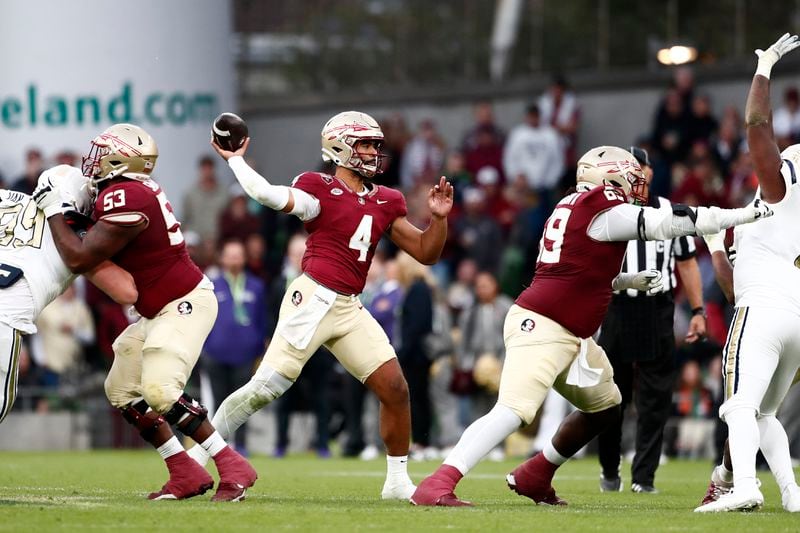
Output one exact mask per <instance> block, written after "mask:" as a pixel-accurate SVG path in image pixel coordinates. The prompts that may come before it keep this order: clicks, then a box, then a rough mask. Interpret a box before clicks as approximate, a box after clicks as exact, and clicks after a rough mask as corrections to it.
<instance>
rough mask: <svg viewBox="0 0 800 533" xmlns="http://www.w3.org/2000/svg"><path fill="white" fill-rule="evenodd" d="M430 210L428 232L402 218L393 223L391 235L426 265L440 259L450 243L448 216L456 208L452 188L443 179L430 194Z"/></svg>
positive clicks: (406, 250)
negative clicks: (445, 247)
mask: <svg viewBox="0 0 800 533" xmlns="http://www.w3.org/2000/svg"><path fill="white" fill-rule="evenodd" d="M428 207H430V210H431V223H430V225H429V226H428V227H427V229H425V231H420V230H419V229H418V228H417V227H415V226H414V225H413V224H412V223H411V222H409V221H408V219H407V218H406V217H400V218H398V219H396V220H395V221H394V222H393V223H392V229H391V231H390V232H389V238H390V239H392V242H394V243H395V244H396V245H397V246H399V247H400V249H402V250H404V251H405V252H407V253H408V254H409V255H410V256H411V257H413V258H414V259H416V260H417V261H419V262H420V263H422V264H423V265H432V264H434V263H435V262H436V261H438V260H439V256H440V255H441V254H442V249H443V248H444V243H445V241H446V240H447V215H448V214H449V213H450V210H451V209H452V208H453V186H452V185H451V184H450V183H448V182H447V180H446V179H445V177H444V176H442V177H441V178H439V183H438V184H437V185H436V186H434V187H432V188H431V190H430V191H428Z"/></svg>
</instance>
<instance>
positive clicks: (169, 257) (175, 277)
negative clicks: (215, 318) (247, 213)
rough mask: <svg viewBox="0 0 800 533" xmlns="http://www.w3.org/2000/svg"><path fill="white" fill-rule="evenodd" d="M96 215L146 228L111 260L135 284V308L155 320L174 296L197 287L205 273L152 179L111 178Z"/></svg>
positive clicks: (97, 207) (120, 224)
mask: <svg viewBox="0 0 800 533" xmlns="http://www.w3.org/2000/svg"><path fill="white" fill-rule="evenodd" d="M94 218H95V219H96V220H98V221H103V222H106V223H109V224H114V225H117V226H136V225H139V224H146V225H147V226H146V228H145V229H144V230H143V231H142V232H141V233H139V235H137V236H136V238H134V239H133V240H132V241H131V242H129V243H128V244H127V245H126V246H125V247H124V248H123V249H122V250H120V251H119V252H117V254H116V255H115V256H114V257H112V258H111V260H112V261H113V262H114V263H116V264H117V265H119V266H120V267H122V268H123V269H125V270H127V271H128V272H130V273H131V275H132V276H133V279H134V281H135V282H136V288H137V289H138V291H139V300H138V301H137V302H136V305H135V307H136V310H137V311H138V312H139V314H141V315H142V316H143V317H145V318H153V317H154V316H156V315H157V314H158V313H159V311H161V309H163V308H164V306H165V305H167V304H168V303H169V302H171V301H172V300H176V299H178V298H180V297H181V296H184V295H186V294H187V293H189V292H190V291H191V290H192V289H194V288H195V287H197V285H199V283H200V281H202V279H203V273H202V272H200V269H199V268H197V266H196V265H195V264H194V262H193V261H192V260H191V259H190V258H189V253H188V252H187V251H186V244H185V243H184V241H183V235H182V234H181V229H180V228H181V225H180V223H179V222H178V220H177V219H176V218H175V215H173V214H172V207H171V206H170V205H169V201H167V196H166V195H165V194H164V192H163V191H162V190H161V188H160V187H159V186H158V184H157V183H156V182H154V181H152V180H146V181H135V180H129V179H124V178H118V179H114V180H113V181H112V182H111V183H110V185H108V186H106V187H105V188H103V189H102V190H101V191H100V194H99V195H98V196H97V201H96V202H95V208H94Z"/></svg>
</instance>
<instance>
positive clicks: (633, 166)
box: [576, 146, 647, 204]
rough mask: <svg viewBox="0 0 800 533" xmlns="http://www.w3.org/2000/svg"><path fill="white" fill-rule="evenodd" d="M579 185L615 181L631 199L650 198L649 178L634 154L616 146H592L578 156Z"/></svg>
mask: <svg viewBox="0 0 800 533" xmlns="http://www.w3.org/2000/svg"><path fill="white" fill-rule="evenodd" d="M576 178H577V189H578V190H588V189H592V188H594V187H598V186H605V185H611V186H612V187H617V188H619V189H621V190H622V192H624V193H625V197H626V198H627V199H628V201H629V202H631V203H636V204H645V203H646V202H647V181H646V180H645V177H644V173H643V172H642V167H641V165H639V162H638V161H637V160H636V158H635V157H633V154H631V153H630V152H628V151H627V150H623V149H622V148H618V147H616V146H598V147H597V148H592V149H591V150H589V151H588V152H586V153H585V154H583V156H582V157H581V158H580V159H579V160H578V172H577V176H576Z"/></svg>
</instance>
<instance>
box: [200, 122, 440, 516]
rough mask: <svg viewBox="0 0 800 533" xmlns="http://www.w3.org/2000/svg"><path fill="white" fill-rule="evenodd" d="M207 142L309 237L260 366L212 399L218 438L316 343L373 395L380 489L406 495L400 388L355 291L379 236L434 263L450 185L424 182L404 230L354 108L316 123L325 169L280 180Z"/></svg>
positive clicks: (404, 404)
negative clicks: (421, 212)
mask: <svg viewBox="0 0 800 533" xmlns="http://www.w3.org/2000/svg"><path fill="white" fill-rule="evenodd" d="M212 144H213V146H214V149H215V150H216V151H217V152H218V153H219V154H220V155H221V156H222V157H223V158H224V159H226V160H227V161H228V165H230V167H231V169H232V170H233V172H234V173H235V174H236V179H237V180H238V181H239V183H240V184H241V185H242V187H243V188H244V190H245V191H247V193H248V194H249V195H250V196H251V197H252V198H254V199H256V200H257V201H258V202H260V203H261V204H263V205H265V206H267V207H270V208H272V209H275V210H278V211H283V212H284V213H291V214H293V215H295V216H297V217H299V218H300V219H301V220H302V221H303V222H305V226H306V229H307V230H308V232H309V234H310V237H309V238H308V241H307V243H306V253H305V255H304V257H303V264H302V266H303V275H302V276H300V277H299V278H297V279H296V280H295V281H294V282H292V283H291V284H290V285H289V287H288V288H287V289H286V294H285V295H284V297H283V301H282V303H281V308H280V315H279V319H278V325H277V327H276V334H275V335H274V336H273V338H272V342H271V343H270V345H269V348H268V349H267V352H266V355H265V356H264V359H263V361H262V363H261V365H260V366H259V368H258V370H257V371H256V373H255V375H254V376H253V378H252V379H251V380H250V382H249V383H248V384H247V385H245V386H244V387H242V388H240V389H239V390H238V391H236V392H234V393H233V394H231V395H230V396H229V397H228V398H227V399H226V400H225V401H224V402H223V403H222V405H220V407H219V409H218V410H217V412H216V414H215V415H214V420H213V423H214V425H215V426H216V427H217V428H218V429H219V431H220V432H221V433H222V435H230V434H231V433H232V432H233V431H235V430H236V428H238V427H239V426H240V425H241V424H242V423H243V422H244V421H245V420H247V418H248V417H249V416H250V415H252V414H253V413H254V412H256V411H257V410H259V409H261V408H262V407H264V406H265V405H267V404H268V403H270V402H271V401H273V400H274V399H275V398H277V397H279V396H280V395H282V394H283V393H284V392H286V390H287V389H288V388H289V387H290V386H291V385H292V383H293V382H294V381H295V380H296V379H297V377H298V375H299V374H300V371H301V370H302V368H303V365H305V363H306V362H307V361H308V359H309V357H311V355H312V354H313V353H314V352H316V351H317V349H318V348H319V347H320V346H323V345H324V346H325V347H326V348H328V350H330V351H331V353H333V355H334V356H335V357H336V358H337V359H338V360H339V362H340V363H341V364H342V366H344V367H345V368H346V369H347V371H348V372H350V373H351V374H352V375H353V376H355V377H356V378H358V379H359V380H361V382H362V383H364V384H365V385H366V386H367V387H369V388H370V389H371V390H372V391H373V392H374V393H375V395H376V396H377V397H378V399H379V400H380V402H381V415H380V418H381V436H382V438H383V440H384V443H385V444H386V452H387V463H388V467H387V468H388V472H387V477H386V482H385V484H384V486H383V491H382V494H381V495H382V497H383V498H384V499H403V500H407V499H408V498H409V497H410V496H411V494H412V493H413V492H414V489H415V486H414V484H413V483H412V482H411V479H410V478H409V477H408V473H407V470H406V462H407V457H408V448H409V441H410V413H409V401H408V385H407V384H406V381H405V378H404V377H403V374H402V371H401V370H400V365H399V364H398V362H397V357H396V355H395V353H394V349H393V348H392V346H391V344H390V343H389V339H388V338H387V336H386V334H385V333H384V332H383V329H381V327H380V325H378V323H377V321H376V320H375V319H374V318H373V317H372V315H370V314H369V312H368V311H367V310H366V309H364V306H363V305H361V302H360V301H359V299H358V294H359V293H360V292H361V291H362V289H363V288H364V283H365V281H366V277H367V271H368V270H369V266H370V263H371V262H372V256H373V254H374V253H375V247H376V246H377V244H378V241H379V240H380V238H381V236H382V235H384V234H387V235H388V236H389V238H391V239H392V241H394V242H395V244H397V245H398V246H399V247H400V248H401V249H403V250H405V251H406V252H408V253H409V255H411V256H412V257H414V258H415V259H416V260H417V261H419V262H421V263H425V264H432V263H434V262H436V260H438V258H439V254H440V253H441V251H442V247H443V246H444V242H445V239H446V237H447V220H446V217H447V214H448V213H449V212H450V209H451V208H452V206H453V188H452V186H451V185H450V184H449V183H447V182H446V181H445V179H444V178H443V177H442V178H441V179H440V180H439V183H438V184H437V185H435V186H434V187H432V188H431V189H430V191H429V193H428V206H429V208H430V211H431V222H430V225H429V226H428V228H427V229H426V230H425V231H421V230H419V229H417V228H416V227H414V226H413V225H412V224H411V223H410V222H409V221H408V219H407V218H406V203H405V199H404V198H403V195H402V194H401V193H400V192H398V191H396V190H393V189H390V188H387V187H383V186H381V185H376V184H374V183H373V182H372V179H373V178H374V177H375V175H376V174H378V173H380V172H381V159H382V154H381V152H380V149H381V146H382V144H383V132H382V131H381V128H380V126H378V123H377V122H376V121H375V119H373V118H372V117H370V116H369V115H367V114H366V113H360V112H357V111H347V112H344V113H339V114H338V115H336V116H334V117H333V118H331V119H330V120H329V121H328V122H327V123H326V124H325V126H324V127H323V128H322V158H323V159H324V160H325V161H331V162H333V163H335V164H336V171H335V173H334V174H333V175H329V174H323V173H319V172H305V173H303V174H300V175H299V176H297V177H296V178H295V179H294V181H293V182H292V185H291V186H290V187H286V186H279V185H271V184H270V183H268V182H267V181H266V180H265V179H264V178H263V177H262V176H260V175H259V174H258V173H256V172H255V171H254V170H252V169H251V168H250V167H249V166H248V165H247V163H245V161H244V159H243V157H242V156H243V155H244V154H245V151H246V150H247V146H248V144H249V139H248V140H246V141H245V143H244V145H243V146H242V147H241V148H239V149H238V150H236V151H235V152H230V151H226V150H223V149H222V148H221V147H220V146H218V145H217V144H215V143H214V142H213V141H212ZM190 455H192V456H193V457H195V458H197V459H198V461H199V462H201V463H203V462H204V461H205V455H206V454H205V453H204V451H203V450H202V449H201V448H199V447H197V446H195V447H194V448H193V449H192V450H190Z"/></svg>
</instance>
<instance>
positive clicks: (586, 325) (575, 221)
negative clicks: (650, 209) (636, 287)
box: [517, 187, 628, 338]
mask: <svg viewBox="0 0 800 533" xmlns="http://www.w3.org/2000/svg"><path fill="white" fill-rule="evenodd" d="M624 203H626V202H625V198H624V197H623V196H622V194H621V193H620V192H619V190H618V189H615V188H613V187H595V188H594V189H592V190H590V191H587V192H576V193H573V194H570V195H568V196H566V197H564V198H563V199H562V200H561V201H560V202H559V203H558V205H557V206H556V208H555V210H554V211H553V214H552V215H550V218H549V219H547V223H546V224H545V230H544V235H542V240H541V242H540V243H539V257H538V258H537V263H536V272H535V274H534V277H533V281H532V282H531V285H530V287H528V288H527V289H525V290H524V291H523V292H522V294H520V296H519V298H517V304H518V305H520V306H521V307H524V308H526V309H530V310H531V311H535V312H537V313H539V314H541V315H544V316H546V317H548V318H550V319H552V320H555V321H556V322H558V323H559V324H561V325H562V326H564V327H565V328H566V329H568V330H569V331H570V332H572V333H573V334H575V335H576V336H578V337H580V338H587V337H590V336H591V335H592V334H594V332H595V331H597V328H599V327H600V324H601V323H602V321H603V317H604V316H605V314H606V309H607V308H608V304H609V302H610V301H611V282H612V281H613V280H614V278H615V277H616V276H617V274H619V271H620V267H621V266H622V259H623V258H624V257H625V250H626V248H627V244H628V243H627V242H624V241H623V242H602V241H596V240H594V239H592V238H591V237H589V236H588V235H587V234H586V230H587V229H588V228H589V226H590V225H591V223H592V221H593V220H594V219H595V217H596V216H597V215H599V214H600V213H602V212H604V211H607V210H608V209H611V208H612V207H614V206H617V205H620V204H624Z"/></svg>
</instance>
